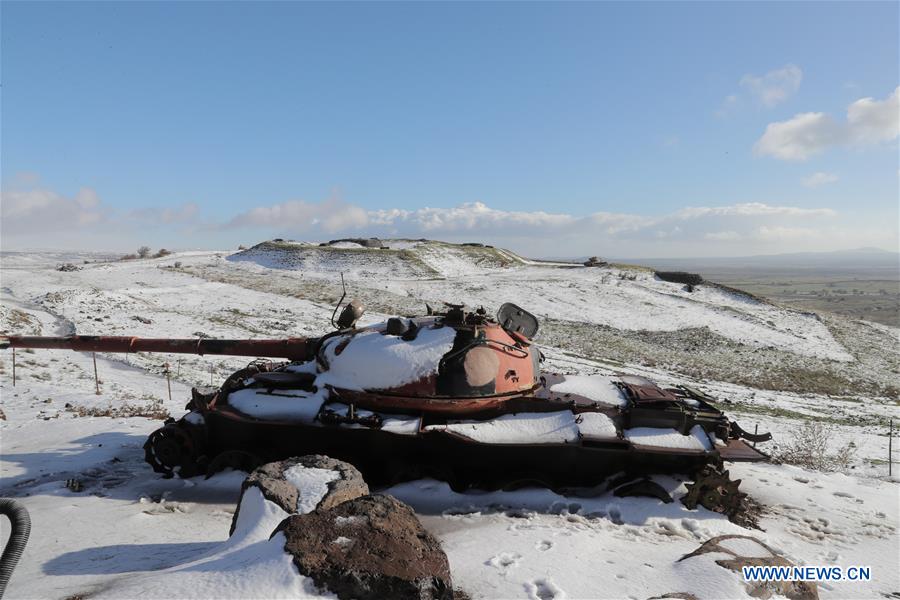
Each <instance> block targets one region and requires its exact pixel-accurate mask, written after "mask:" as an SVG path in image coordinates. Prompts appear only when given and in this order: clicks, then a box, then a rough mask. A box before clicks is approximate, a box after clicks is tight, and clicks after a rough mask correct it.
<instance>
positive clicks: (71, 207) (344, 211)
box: [2, 189, 898, 257]
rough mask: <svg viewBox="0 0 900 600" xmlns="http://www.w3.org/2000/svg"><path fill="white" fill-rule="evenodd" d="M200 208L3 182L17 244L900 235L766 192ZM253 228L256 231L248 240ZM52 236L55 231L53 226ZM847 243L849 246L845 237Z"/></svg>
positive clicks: (747, 244) (660, 251)
mask: <svg viewBox="0 0 900 600" xmlns="http://www.w3.org/2000/svg"><path fill="white" fill-rule="evenodd" d="M199 213H200V210H199V209H198V207H197V206H195V205H192V204H186V205H183V206H181V207H176V208H164V209H146V210H134V211H131V212H128V213H121V212H119V213H117V212H116V211H114V210H112V209H110V208H109V207H108V206H107V205H105V204H104V203H103V202H102V201H101V200H100V198H98V196H97V194H96V193H94V192H93V191H91V190H89V189H85V190H82V191H81V192H79V193H78V194H76V195H74V196H72V197H65V196H62V195H60V194H57V193H54V192H52V191H49V190H44V189H32V190H28V191H10V192H7V191H5V190H4V192H3V196H2V234H3V237H2V239H3V246H4V249H10V248H11V247H18V248H22V247H29V246H30V247H37V246H41V247H48V248H49V247H56V248H61V247H66V248H73V249H99V250H128V249H133V247H134V246H135V245H136V244H147V245H150V246H152V247H159V246H165V247H167V248H173V249H174V248H186V247H191V248H203V247H205V248H210V247H216V248H229V247H235V246H237V244H238V243H243V244H249V243H253V242H254V241H256V240H258V239H262V238H265V237H287V238H291V237H293V238H295V239H305V240H317V239H318V240H321V239H330V238H331V237H340V236H341V234H352V235H361V236H379V237H407V238H420V237H427V238H431V239H443V240H447V241H457V242H462V241H479V242H486V243H490V244H495V245H498V246H502V247H508V248H511V249H512V250H516V251H518V252H521V253H523V254H525V255H526V256H579V255H594V254H596V255H606V256H618V257H626V256H632V257H635V256H645V257H646V256H666V255H670V256H679V255H680V256H709V255H747V254H753V253H774V252H787V251H798V250H802V249H834V248H836V247H842V248H847V247H854V246H862V245H880V246H883V247H895V246H896V245H897V236H898V233H897V225H896V219H893V220H891V219H885V218H875V217H872V218H869V219H868V220H865V219H864V218H860V217H858V216H857V215H852V214H851V215H844V216H843V217H842V218H841V219H837V218H835V217H836V216H837V213H836V212H835V211H834V210H833V209H830V208H826V207H800V206H791V205H786V204H774V203H766V202H747V203H739V204H724V205H719V206H687V207H684V208H678V209H673V210H669V211H664V212H656V213H651V214H637V213H631V212H608V211H596V212H593V213H589V214H582V215H574V214H567V213H563V212H546V211H540V210H538V211H525V210H502V209H498V208H493V207H491V206H488V205H487V204H485V203H482V202H469V203H464V204H460V205H458V206H453V207H447V208H443V207H424V208H419V209H415V210H406V209H400V208H385V209H378V210H366V209H364V208H363V207H360V206H357V205H353V204H350V203H347V202H343V201H340V200H338V199H333V198H332V199H328V200H325V201H323V202H318V203H315V202H304V201H299V200H292V201H287V202H281V203H277V204H272V205H269V206H258V207H254V208H251V209H250V210H247V211H245V212H243V213H241V214H238V215H236V216H234V217H233V218H230V219H227V218H226V219H224V220H223V221H220V222H218V223H215V222H213V223H206V224H205V226H203V225H200V224H202V223H203V222H202V220H201V218H200V215H199ZM248 233H249V234H250V235H252V236H253V237H251V238H250V239H248V238H247V236H248ZM48 234H49V235H48ZM837 244H840V245H839V246H837Z"/></svg>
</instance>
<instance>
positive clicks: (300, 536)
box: [276, 494, 453, 600]
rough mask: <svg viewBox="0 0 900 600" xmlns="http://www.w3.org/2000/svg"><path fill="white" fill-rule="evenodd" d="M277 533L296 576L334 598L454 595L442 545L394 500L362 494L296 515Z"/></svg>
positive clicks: (373, 599) (375, 599)
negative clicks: (324, 590) (358, 496)
mask: <svg viewBox="0 0 900 600" xmlns="http://www.w3.org/2000/svg"><path fill="white" fill-rule="evenodd" d="M279 531H280V532H282V533H284V535H285V539H286V540H287V541H286V543H285V550H286V551H287V552H289V553H290V554H291V555H292V556H293V557H294V564H296V565H297V568H298V569H299V571H300V573H302V574H303V575H306V576H307V577H310V578H311V579H312V580H313V581H314V582H315V584H316V585H317V586H318V587H320V588H324V589H327V590H329V591H331V592H333V593H335V594H337V596H338V598H341V599H349V598H357V599H360V600H380V599H382V598H415V599H419V598H441V599H448V600H449V599H451V598H452V597H453V588H452V586H451V580H450V565H449V563H448V561H447V556H446V554H444V551H443V550H442V549H441V546H440V543H439V542H438V540H437V539H436V538H435V537H434V536H433V535H431V534H430V533H428V532H427V531H426V530H425V529H424V528H423V527H422V525H421V523H419V520H418V518H417V517H416V515H415V513H413V511H412V509H411V508H410V507H409V506H407V505H406V504H403V503H402V502H400V501H398V500H397V499H395V498H394V497H392V496H385V495H380V494H378V495H372V496H363V497H360V498H356V499H354V500H350V501H347V502H344V503H343V504H339V505H338V506H335V507H334V508H331V509H322V508H319V509H317V510H315V511H313V512H311V513H307V514H303V515H294V516H291V517H289V518H287V519H285V520H284V521H283V522H282V523H281V525H279V527H278V529H277V530H276V532H279Z"/></svg>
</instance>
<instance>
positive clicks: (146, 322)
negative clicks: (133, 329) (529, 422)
mask: <svg viewBox="0 0 900 600" xmlns="http://www.w3.org/2000/svg"><path fill="white" fill-rule="evenodd" d="M131 318H132V319H133V320H135V321H137V322H139V323H143V324H144V325H150V324H151V323H153V321H151V320H150V319H148V318H147V317H142V316H140V315H132V316H131Z"/></svg>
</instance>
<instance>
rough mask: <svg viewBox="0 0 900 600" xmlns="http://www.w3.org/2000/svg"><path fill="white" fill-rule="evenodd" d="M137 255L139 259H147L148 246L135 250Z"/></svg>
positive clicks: (148, 254)
mask: <svg viewBox="0 0 900 600" xmlns="http://www.w3.org/2000/svg"><path fill="white" fill-rule="evenodd" d="M137 255H138V256H139V257H140V258H147V257H148V256H150V246H141V247H140V248H138V249H137Z"/></svg>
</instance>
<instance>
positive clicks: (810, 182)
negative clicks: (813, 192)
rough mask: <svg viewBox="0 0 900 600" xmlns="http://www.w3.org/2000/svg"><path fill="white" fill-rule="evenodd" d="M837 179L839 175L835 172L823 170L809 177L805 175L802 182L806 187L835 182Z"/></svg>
mask: <svg viewBox="0 0 900 600" xmlns="http://www.w3.org/2000/svg"><path fill="white" fill-rule="evenodd" d="M837 180H838V176H837V175H835V174H834V173H824V172H822V171H818V172H816V173H813V174H812V175H810V176H809V177H804V178H803V180H802V181H801V183H802V184H803V185H805V186H806V187H809V188H815V187H819V186H820V185H825V184H827V183H834V182H835V181H837Z"/></svg>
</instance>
